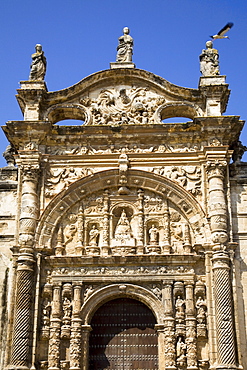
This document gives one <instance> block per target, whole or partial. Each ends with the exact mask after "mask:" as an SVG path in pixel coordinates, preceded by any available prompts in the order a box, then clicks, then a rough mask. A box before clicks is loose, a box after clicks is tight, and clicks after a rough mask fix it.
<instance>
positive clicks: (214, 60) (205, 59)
mask: <svg viewBox="0 0 247 370" xmlns="http://www.w3.org/2000/svg"><path fill="white" fill-rule="evenodd" d="M206 48H207V49H203V50H202V53H201V55H200V71H201V73H202V75H203V77H206V76H218V75H219V74H220V70H219V53H218V50H216V49H214V48H213V43H212V41H207V42H206Z"/></svg>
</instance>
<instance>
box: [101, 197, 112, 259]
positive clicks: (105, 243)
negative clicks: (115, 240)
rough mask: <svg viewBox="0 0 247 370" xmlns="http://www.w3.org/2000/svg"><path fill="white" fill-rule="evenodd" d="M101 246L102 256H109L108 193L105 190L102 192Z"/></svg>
mask: <svg viewBox="0 0 247 370" xmlns="http://www.w3.org/2000/svg"><path fill="white" fill-rule="evenodd" d="M103 212H104V214H103V245H102V249H101V253H102V255H103V256H107V255H108V254H109V250H110V247H109V243H110V238H109V230H110V225H109V192H108V190H106V191H105V192H104V210H103Z"/></svg>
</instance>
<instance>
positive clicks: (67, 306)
mask: <svg viewBox="0 0 247 370" xmlns="http://www.w3.org/2000/svg"><path fill="white" fill-rule="evenodd" d="M63 312H64V317H66V318H68V317H70V316H71V302H70V300H69V299H68V298H67V297H65V298H64V300H63Z"/></svg>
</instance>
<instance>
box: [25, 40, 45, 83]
mask: <svg viewBox="0 0 247 370" xmlns="http://www.w3.org/2000/svg"><path fill="white" fill-rule="evenodd" d="M35 50H36V53H34V54H32V60H33V61H32V64H31V66H30V68H31V71H30V75H29V80H30V81H32V80H40V81H43V80H44V78H45V72H46V57H45V55H44V52H43V50H42V46H41V45H40V44H37V45H36V46H35Z"/></svg>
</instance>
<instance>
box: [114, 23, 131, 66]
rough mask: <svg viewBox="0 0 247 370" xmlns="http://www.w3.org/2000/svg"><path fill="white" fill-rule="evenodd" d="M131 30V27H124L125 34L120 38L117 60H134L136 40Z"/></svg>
mask: <svg viewBox="0 0 247 370" xmlns="http://www.w3.org/2000/svg"><path fill="white" fill-rule="evenodd" d="M129 32H130V30H129V28H128V27H124V29H123V35H122V36H120V37H119V39H118V42H119V44H118V47H117V62H120V63H122V62H132V54H133V45H134V40H133V38H132V37H131V36H130V34H129Z"/></svg>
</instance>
